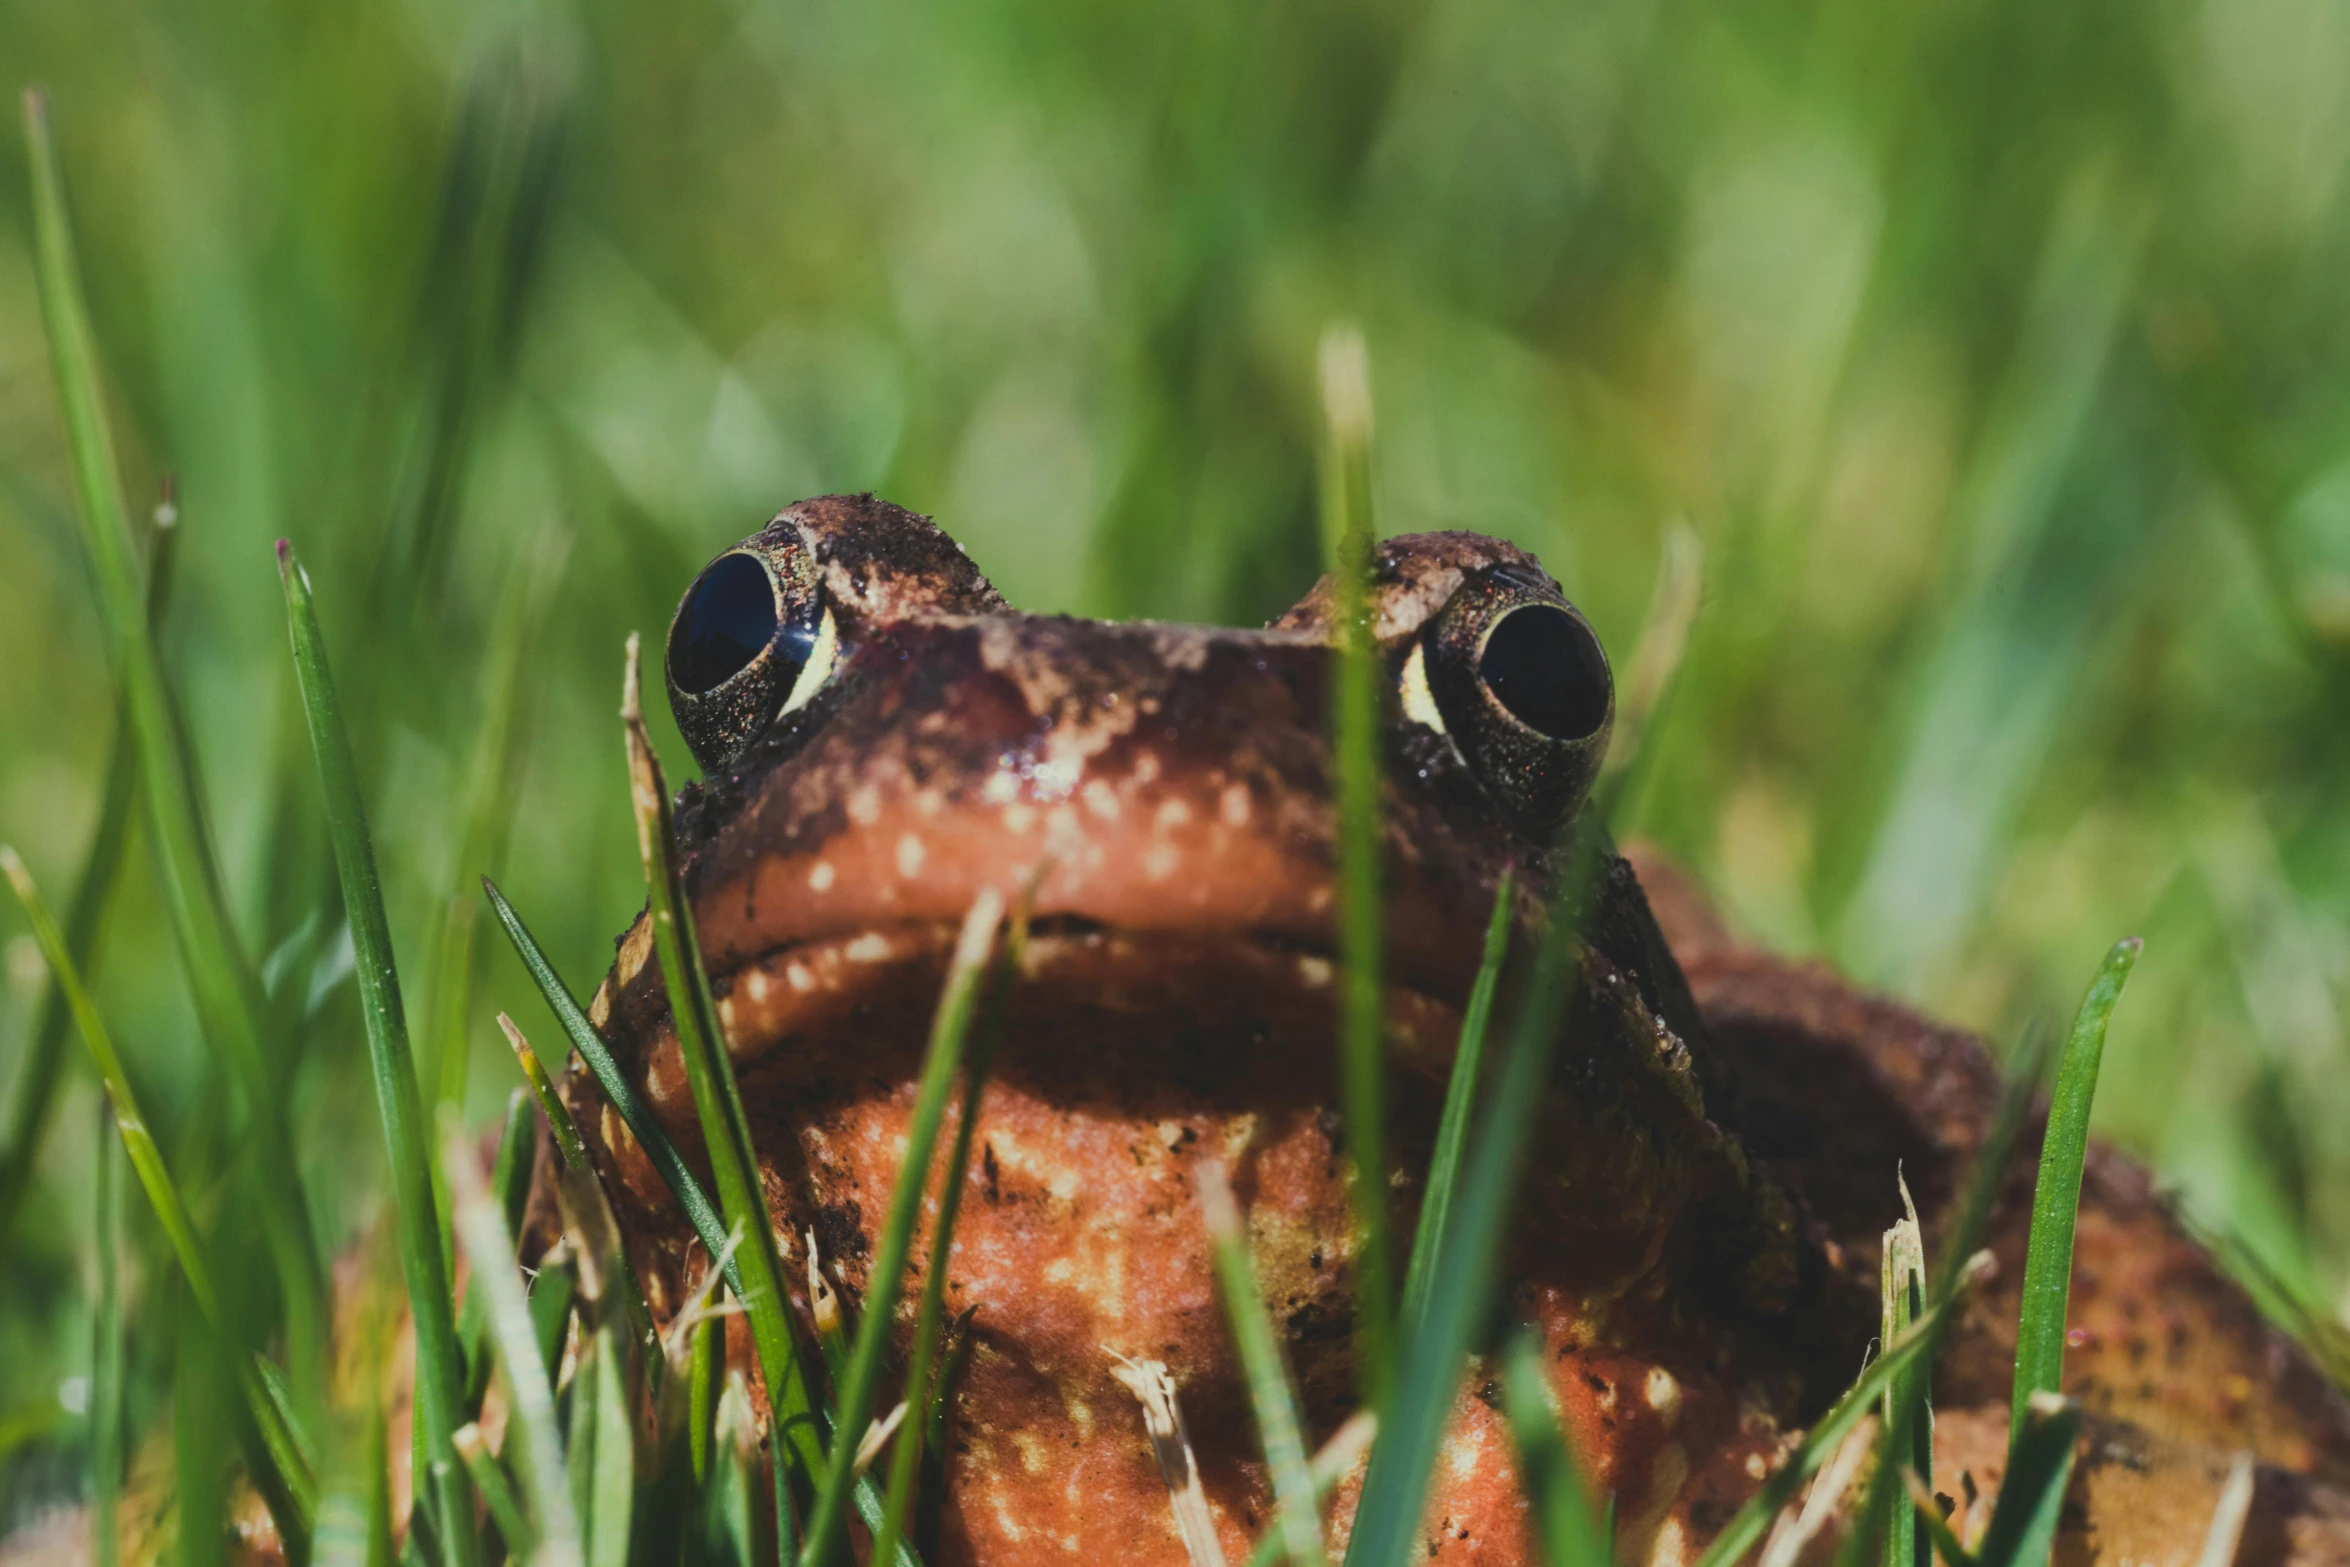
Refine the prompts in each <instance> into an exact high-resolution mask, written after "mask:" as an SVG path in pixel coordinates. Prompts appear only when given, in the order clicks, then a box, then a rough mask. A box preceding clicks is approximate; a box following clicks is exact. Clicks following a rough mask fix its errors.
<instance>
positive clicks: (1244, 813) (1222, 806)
mask: <svg viewBox="0 0 2350 1567" xmlns="http://www.w3.org/2000/svg"><path fill="white" fill-rule="evenodd" d="M1216 804H1217V810H1218V812H1219V814H1221V815H1222V816H1223V818H1224V825H1225V826H1227V827H1246V826H1247V825H1248V785H1246V784H1226V785H1225V786H1224V793H1223V794H1222V796H1220V797H1219V798H1218V800H1217V802H1216Z"/></svg>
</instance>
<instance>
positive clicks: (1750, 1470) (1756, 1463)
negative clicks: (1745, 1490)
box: [1746, 1453, 1771, 1480]
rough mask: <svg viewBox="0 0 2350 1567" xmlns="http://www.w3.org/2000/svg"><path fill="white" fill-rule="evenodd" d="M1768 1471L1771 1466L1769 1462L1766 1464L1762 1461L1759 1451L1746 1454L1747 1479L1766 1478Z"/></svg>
mask: <svg viewBox="0 0 2350 1567" xmlns="http://www.w3.org/2000/svg"><path fill="white" fill-rule="evenodd" d="M1770 1472H1771V1466H1770V1465H1769V1464H1766V1463H1764V1462H1763V1455H1762V1454H1760V1453H1748V1454H1747V1455H1746V1478H1747V1479H1749V1480H1761V1479H1766V1478H1768V1477H1769V1475H1770Z"/></svg>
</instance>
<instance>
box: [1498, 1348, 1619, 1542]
mask: <svg viewBox="0 0 2350 1567" xmlns="http://www.w3.org/2000/svg"><path fill="white" fill-rule="evenodd" d="M1501 1390H1502V1398H1503V1400H1504V1404H1505V1407H1506V1408H1507V1409H1508V1411H1509V1418H1510V1435H1511V1436H1512V1437H1514V1438H1515V1439H1516V1440H1517V1445H1518V1472H1519V1474H1520V1475H1522V1476H1523V1477H1524V1484H1525V1487H1526V1493H1527V1497H1528V1499H1529V1500H1530V1501H1532V1502H1533V1504H1534V1521H1535V1524H1536V1537H1537V1538H1538V1539H1540V1540H1541V1542H1542V1551H1543V1560H1544V1561H1545V1562H1547V1563H1548V1564H1549V1567H1608V1560H1609V1553H1608V1548H1607V1540H1606V1538H1605V1536H1603V1535H1602V1534H1601V1533H1600V1532H1599V1519H1598V1517H1597V1516H1595V1515H1594V1514H1593V1512H1592V1511H1591V1495H1590V1492H1589V1491H1588V1490H1587V1489H1585V1486H1584V1479H1583V1469H1582V1466H1581V1465H1580V1464H1578V1463H1576V1461H1575V1454H1574V1451H1573V1449H1571V1448H1570V1447H1568V1445H1567V1433H1566V1428H1565V1426H1564V1425H1563V1424H1562V1423H1561V1421H1560V1419H1559V1409H1558V1402H1557V1399H1556V1398H1555V1397H1554V1396H1553V1395H1552V1393H1551V1389H1550V1378H1549V1377H1548V1375H1547V1374H1545V1372H1544V1371H1543V1369H1542V1344H1541V1341H1540V1340H1539V1339H1537V1338H1536V1337H1535V1336H1534V1335H1533V1334H1532V1333H1530V1332H1519V1333H1517V1334H1514V1335H1513V1336H1512V1337H1511V1339H1510V1344H1509V1349H1508V1350H1507V1352H1505V1354H1504V1355H1503V1357H1502V1363H1501Z"/></svg>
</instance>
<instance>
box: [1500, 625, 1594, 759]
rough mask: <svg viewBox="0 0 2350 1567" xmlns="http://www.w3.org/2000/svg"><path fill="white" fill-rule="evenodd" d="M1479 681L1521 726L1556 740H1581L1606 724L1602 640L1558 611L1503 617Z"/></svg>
mask: <svg viewBox="0 0 2350 1567" xmlns="http://www.w3.org/2000/svg"><path fill="white" fill-rule="evenodd" d="M1477 675H1478V678H1479V679H1481V680H1483V681H1484V682H1485V688H1486V689H1487V690H1489V691H1491V692H1492V693H1493V696H1494V700H1495V701H1498V702H1499V703H1501V705H1502V706H1503V707H1506V708H1508V709H1509V710H1510V713H1511V715H1512V716H1514V717H1515V718H1516V719H1517V720H1518V721H1519V722H1520V723H1522V724H1525V725H1526V726H1527V727H1528V728H1530V729H1534V730H1536V731H1538V732H1540V733H1542V734H1545V735H1548V736H1549V737H1550V738H1551V739H1553V740H1580V739H1582V738H1583V737H1584V736H1585V735H1588V734H1590V733H1591V732H1592V731H1593V730H1595V729H1597V728H1598V727H1599V726H1600V724H1601V723H1602V722H1603V721H1604V720H1605V719H1606V718H1607V705H1608V674H1607V660H1606V657H1605V656H1604V655H1603V654H1601V652H1600V651H1599V640H1598V638H1596V637H1594V636H1593V635H1592V634H1591V628H1590V627H1588V626H1586V625H1584V624H1583V622H1582V621H1580V620H1578V619H1576V618H1575V617H1574V616H1573V615H1570V614H1568V613H1567V612H1566V611H1565V610H1563V609H1560V608H1558V607H1557V606H1555V605H1551V604H1526V605H1521V606H1520V607H1519V608H1517V609H1513V610H1511V611H1510V612H1509V613H1508V614H1506V615H1504V616H1502V617H1501V619H1500V620H1499V621H1498V622H1496V623H1495V625H1494V627H1493V630H1492V632H1491V633H1490V634H1489V635H1488V636H1487V637H1486V639H1485V651H1484V653H1483V654H1482V655H1481V656H1479V658H1478V660H1477Z"/></svg>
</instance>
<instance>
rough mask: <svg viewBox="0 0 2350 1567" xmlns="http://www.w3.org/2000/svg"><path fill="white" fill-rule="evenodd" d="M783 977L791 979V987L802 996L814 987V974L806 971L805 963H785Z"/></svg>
mask: <svg viewBox="0 0 2350 1567" xmlns="http://www.w3.org/2000/svg"><path fill="white" fill-rule="evenodd" d="M783 977H784V978H785V979H787V980H789V981H791V988H792V989H794V990H796V991H798V992H799V993H800V994H801V995H803V996H804V995H806V994H807V993H808V992H809V991H811V990H814V989H815V988H816V976H815V975H813V974H811V973H809V972H808V966H807V965H806V964H805V963H791V964H787V965H785V967H784V970H783Z"/></svg>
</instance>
